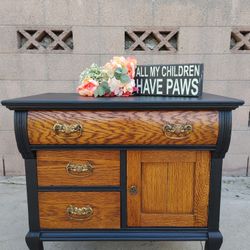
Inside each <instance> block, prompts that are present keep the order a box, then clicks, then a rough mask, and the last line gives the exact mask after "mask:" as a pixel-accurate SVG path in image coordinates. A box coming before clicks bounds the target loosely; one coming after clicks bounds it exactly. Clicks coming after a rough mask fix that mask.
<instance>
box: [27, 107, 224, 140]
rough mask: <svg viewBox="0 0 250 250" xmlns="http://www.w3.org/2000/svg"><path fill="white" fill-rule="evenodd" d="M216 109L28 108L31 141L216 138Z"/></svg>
mask: <svg viewBox="0 0 250 250" xmlns="http://www.w3.org/2000/svg"><path fill="white" fill-rule="evenodd" d="M218 130H219V118H218V112H217V111H127V112H126V111H119V112H112V111H31V112H29V114H28V136H29V141H30V143H31V144H113V145H115V144H149V145H150V144H151V145H156V144H158V145H159V144H160V145H163V144H190V145H192V144H203V145H214V144H216V142H217V138H218Z"/></svg>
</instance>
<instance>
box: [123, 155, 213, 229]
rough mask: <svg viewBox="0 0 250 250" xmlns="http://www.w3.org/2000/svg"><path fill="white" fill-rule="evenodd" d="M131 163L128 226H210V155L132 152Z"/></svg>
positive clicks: (129, 163)
mask: <svg viewBox="0 0 250 250" xmlns="http://www.w3.org/2000/svg"><path fill="white" fill-rule="evenodd" d="M127 162H128V167H127V186H128V197H127V199H128V226H135V227H137V226H200V227H202V226H206V225H207V213H208V191H209V167H210V153H209V152H200V151H197V152H196V151H193V152H192V151H128V161H127ZM131 186H136V187H137V193H136V194H134V193H131V192H130V191H129V189H130V187H131Z"/></svg>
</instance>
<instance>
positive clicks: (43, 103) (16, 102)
mask: <svg viewBox="0 0 250 250" xmlns="http://www.w3.org/2000/svg"><path fill="white" fill-rule="evenodd" d="M243 104H244V101H242V100H239V99H235V98H228V97H224V96H218V95H212V94H208V93H203V95H202V96H201V97H199V98H196V97H164V96H157V97H156V96H131V97H110V98H107V97H103V98H94V97H82V96H80V95H79V94H77V93H46V94H40V95H33V96H28V97H22V98H16V99H10V100H4V101H2V105H4V106H6V107H7V108H9V109H12V110H42V109H84V110H94V109H99V110H105V109H108V110H128V109H133V110H140V109H144V110H145V109H149V110H160V109H216V110H232V109H235V108H237V107H238V106H240V105H243Z"/></svg>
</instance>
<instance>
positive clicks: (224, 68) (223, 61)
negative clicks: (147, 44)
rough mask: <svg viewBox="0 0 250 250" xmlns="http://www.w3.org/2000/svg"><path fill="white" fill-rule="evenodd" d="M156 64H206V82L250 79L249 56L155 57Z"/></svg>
mask: <svg viewBox="0 0 250 250" xmlns="http://www.w3.org/2000/svg"><path fill="white" fill-rule="evenodd" d="M149 63H154V64H176V63H177V64H178V63H204V80H205V81H206V80H213V81H214V82H216V80H223V81H227V80H230V81H241V80H243V81H244V80H249V79H250V68H249V67H245V66H244V65H249V64H250V57H249V55H244V54H221V55H218V54H215V55H212V54H205V55H180V54H178V55H171V54H170V55H153V61H151V62H149Z"/></svg>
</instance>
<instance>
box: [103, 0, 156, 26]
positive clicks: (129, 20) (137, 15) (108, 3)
mask: <svg viewBox="0 0 250 250" xmlns="http://www.w3.org/2000/svg"><path fill="white" fill-rule="evenodd" d="M153 2H154V1H151V0H136V1H134V0H127V1H116V0H100V1H99V10H100V12H99V17H100V25H103V26H141V25H142V24H143V26H150V25H153V11H152V4H153Z"/></svg>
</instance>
